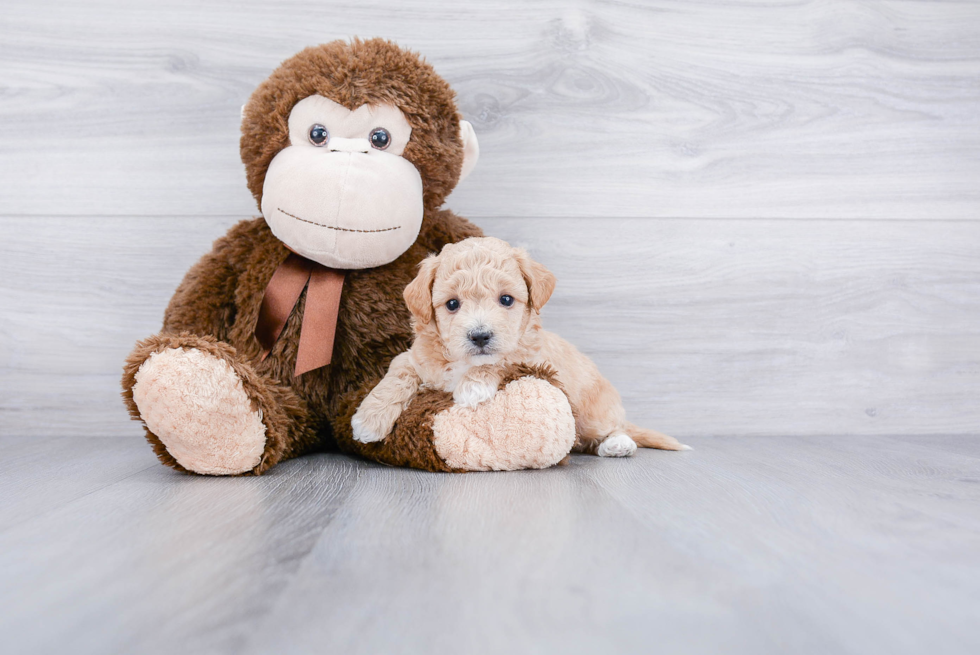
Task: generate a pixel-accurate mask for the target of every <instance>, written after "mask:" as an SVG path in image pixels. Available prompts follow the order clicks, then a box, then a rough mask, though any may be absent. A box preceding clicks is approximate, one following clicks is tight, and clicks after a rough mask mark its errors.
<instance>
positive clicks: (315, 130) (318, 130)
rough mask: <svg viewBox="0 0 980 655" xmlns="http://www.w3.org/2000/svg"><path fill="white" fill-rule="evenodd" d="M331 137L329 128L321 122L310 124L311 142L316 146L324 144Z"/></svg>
mask: <svg viewBox="0 0 980 655" xmlns="http://www.w3.org/2000/svg"><path fill="white" fill-rule="evenodd" d="M328 138H330V133H329V132H327V128H325V127H323V126H322V125H320V124H319V123H317V124H316V125H311V126H310V143H312V144H313V145H315V146H322V145H324V144H325V143H326V142H327V139H328Z"/></svg>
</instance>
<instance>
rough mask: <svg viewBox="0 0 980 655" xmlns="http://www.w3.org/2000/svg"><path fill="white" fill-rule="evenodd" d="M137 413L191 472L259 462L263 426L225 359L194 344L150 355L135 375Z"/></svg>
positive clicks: (226, 470) (218, 471) (241, 468)
mask: <svg viewBox="0 0 980 655" xmlns="http://www.w3.org/2000/svg"><path fill="white" fill-rule="evenodd" d="M133 400H134V401H135V402H136V405H137V407H139V411H140V416H141V418H142V419H143V421H144V422H145V423H146V426H147V427H148V428H149V429H150V431H151V432H153V433H154V434H155V435H156V436H157V437H159V438H160V441H162V442H163V445H164V446H166V448H167V452H169V453H170V454H171V455H172V456H173V458H174V459H176V460H177V462H178V463H179V464H180V465H181V466H183V467H184V468H186V469H187V470H189V471H193V472H195V473H203V474H209V475H234V474H236V473H244V472H246V471H250V470H252V469H253V468H255V466H256V465H258V463H259V460H260V459H261V458H262V453H263V451H264V450H265V425H264V424H263V423H262V417H261V415H260V414H259V412H257V411H256V410H254V409H252V403H251V401H250V400H249V398H248V396H247V395H246V393H245V390H244V388H243V387H242V381H241V380H240V379H239V377H238V375H237V374H236V373H235V372H234V370H232V368H231V366H229V365H228V363H227V362H226V361H225V360H223V359H219V358H217V357H214V356H212V355H209V354H207V353H205V352H202V351H200V350H197V349H195V348H188V349H183V348H168V349H167V350H163V351H161V352H158V353H154V354H153V355H151V356H150V357H149V358H148V359H147V360H146V361H145V362H143V364H142V366H140V369H139V371H138V372H137V373H136V384H135V386H134V387H133Z"/></svg>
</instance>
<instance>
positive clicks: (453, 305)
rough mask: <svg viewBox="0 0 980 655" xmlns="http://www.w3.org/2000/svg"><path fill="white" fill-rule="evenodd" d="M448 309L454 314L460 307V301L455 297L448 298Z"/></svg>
mask: <svg viewBox="0 0 980 655" xmlns="http://www.w3.org/2000/svg"><path fill="white" fill-rule="evenodd" d="M446 309H448V310H449V313H450V314H452V313H453V312H455V311H456V310H457V309H459V301H458V300H456V299H455V298H453V299H452V300H447V301H446Z"/></svg>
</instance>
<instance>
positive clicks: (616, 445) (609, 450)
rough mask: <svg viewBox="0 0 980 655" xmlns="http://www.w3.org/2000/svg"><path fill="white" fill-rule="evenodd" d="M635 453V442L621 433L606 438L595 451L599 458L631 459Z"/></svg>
mask: <svg viewBox="0 0 980 655" xmlns="http://www.w3.org/2000/svg"><path fill="white" fill-rule="evenodd" d="M635 452H636V442H635V441H633V440H632V439H630V437H629V435H628V434H623V433H622V432H619V433H617V434H611V435H609V436H608V437H606V440H605V441H603V442H602V443H601V444H599V450H598V451H597V453H598V455H599V457H632V456H633V453H635Z"/></svg>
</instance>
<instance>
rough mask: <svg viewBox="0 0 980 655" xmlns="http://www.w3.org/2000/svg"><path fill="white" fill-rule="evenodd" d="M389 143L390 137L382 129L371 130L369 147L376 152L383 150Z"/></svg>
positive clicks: (386, 131)
mask: <svg viewBox="0 0 980 655" xmlns="http://www.w3.org/2000/svg"><path fill="white" fill-rule="evenodd" d="M390 143H391V135H390V134H388V130H386V129H385V128H383V127H376V128H374V129H373V130H371V147H372V148H374V149H376V150H384V149H385V148H387V147H388V145H389V144H390Z"/></svg>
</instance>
